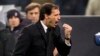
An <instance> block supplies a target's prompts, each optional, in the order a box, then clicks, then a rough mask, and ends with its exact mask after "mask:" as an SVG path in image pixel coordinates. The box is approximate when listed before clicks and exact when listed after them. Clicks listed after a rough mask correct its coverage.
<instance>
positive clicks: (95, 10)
mask: <svg viewBox="0 0 100 56" xmlns="http://www.w3.org/2000/svg"><path fill="white" fill-rule="evenodd" d="M85 15H87V16H88V15H100V0H89V2H88V5H87V8H86V12H85Z"/></svg>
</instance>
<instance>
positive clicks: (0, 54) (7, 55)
mask: <svg viewBox="0 0 100 56" xmlns="http://www.w3.org/2000/svg"><path fill="white" fill-rule="evenodd" d="M13 42H14V38H13V37H12V36H11V34H10V32H9V30H7V29H3V30H0V56H11V55H12V53H13V50H12V47H13V46H14V45H13Z"/></svg>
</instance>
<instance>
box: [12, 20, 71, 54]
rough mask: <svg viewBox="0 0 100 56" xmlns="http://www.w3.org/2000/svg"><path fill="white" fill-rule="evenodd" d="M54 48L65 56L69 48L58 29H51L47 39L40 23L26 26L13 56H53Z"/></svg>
mask: <svg viewBox="0 0 100 56" xmlns="http://www.w3.org/2000/svg"><path fill="white" fill-rule="evenodd" d="M54 47H57V48H58V51H59V53H60V54H61V55H62V56H67V55H68V53H69V51H70V47H69V46H67V45H66V44H65V43H64V42H63V41H62V39H61V37H60V29H59V27H56V28H55V29H51V31H50V33H49V37H46V33H45V32H44V29H43V27H42V25H41V23H40V22H38V23H36V24H34V25H33V24H32V25H30V26H27V27H26V28H25V29H24V30H23V32H22V35H21V36H20V37H19V39H18V42H17V45H16V48H15V51H14V55H13V56H53V50H54Z"/></svg>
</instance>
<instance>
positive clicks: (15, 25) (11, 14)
mask: <svg viewBox="0 0 100 56" xmlns="http://www.w3.org/2000/svg"><path fill="white" fill-rule="evenodd" d="M21 22H22V18H21V14H20V12H19V11H17V10H15V9H12V10H9V11H8V12H7V29H8V30H9V31H10V34H11V36H12V37H13V40H11V42H12V44H10V45H9V46H10V47H9V48H11V50H12V51H14V48H15V45H16V43H17V39H18V37H19V36H20V35H21V31H22V29H23V26H22V25H21ZM11 54H12V53H11Z"/></svg>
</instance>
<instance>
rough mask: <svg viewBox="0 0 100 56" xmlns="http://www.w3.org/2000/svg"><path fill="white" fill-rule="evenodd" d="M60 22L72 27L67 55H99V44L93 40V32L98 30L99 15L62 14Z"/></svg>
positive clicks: (99, 29) (99, 26) (99, 28)
mask: <svg viewBox="0 0 100 56" xmlns="http://www.w3.org/2000/svg"><path fill="white" fill-rule="evenodd" d="M60 23H61V25H62V24H63V23H68V24H70V25H71V26H72V27H73V31H72V37H71V39H72V48H71V51H70V54H69V56H100V46H97V45H96V44H95V41H94V38H95V37H94V34H95V33H97V32H100V17H81V16H69V17H64V16H62V19H61V22H60ZM61 25H60V26H61Z"/></svg>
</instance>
